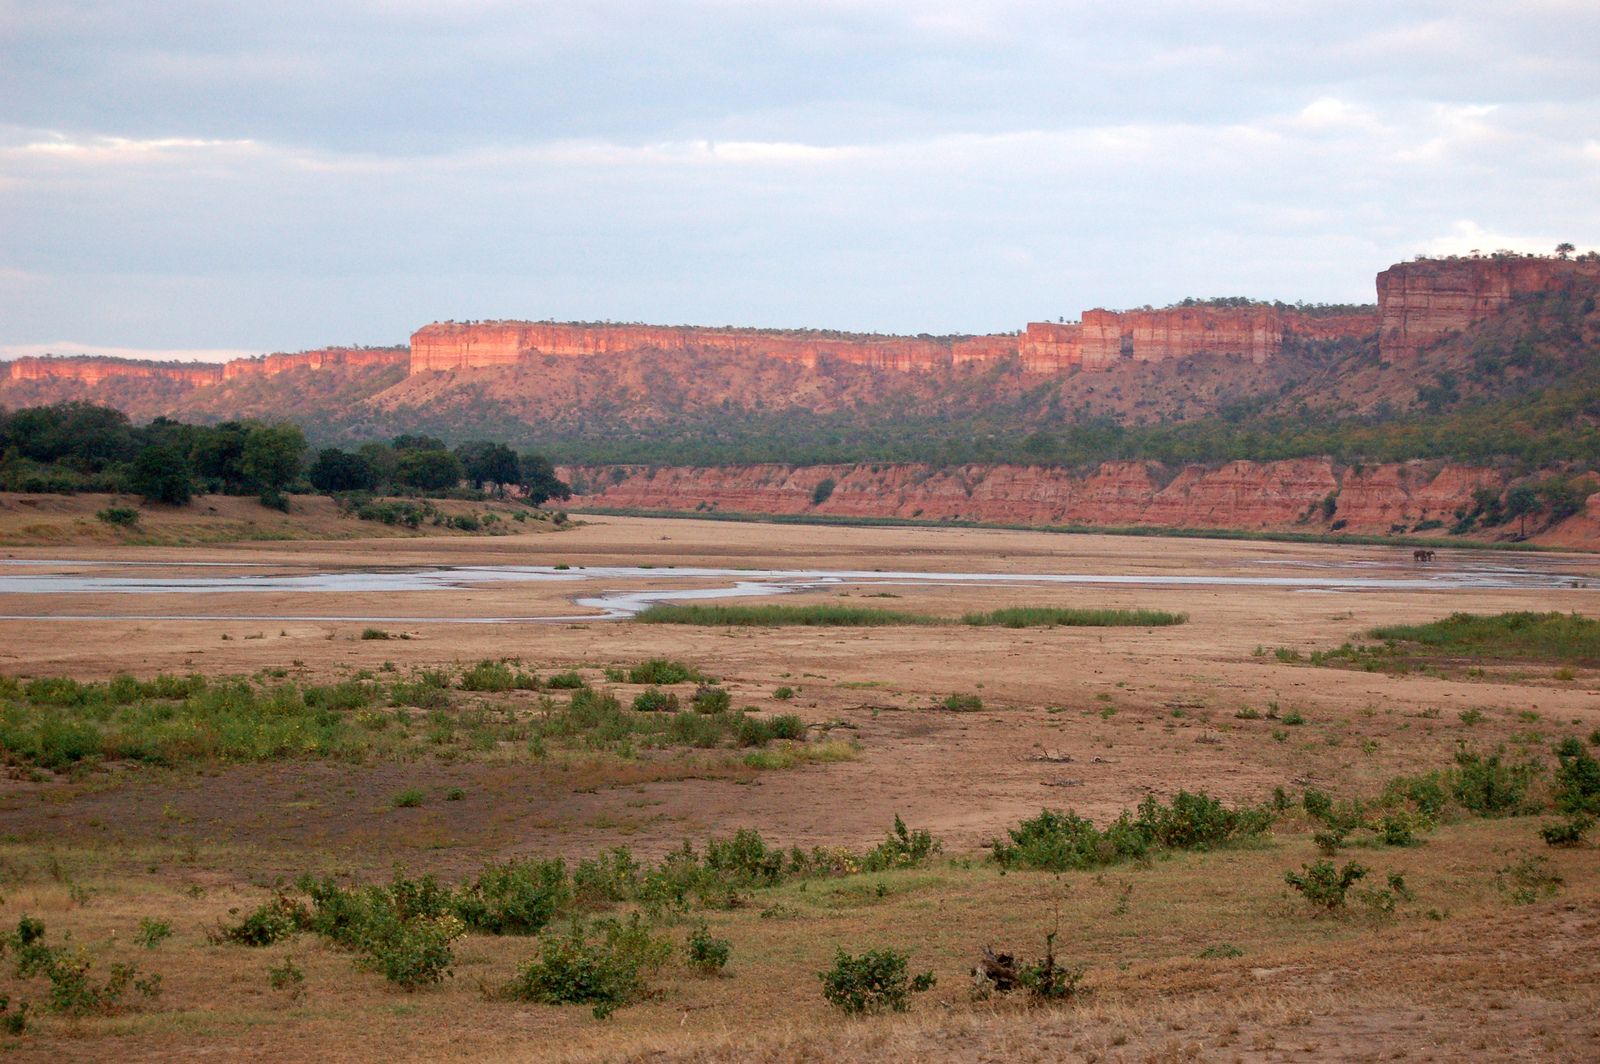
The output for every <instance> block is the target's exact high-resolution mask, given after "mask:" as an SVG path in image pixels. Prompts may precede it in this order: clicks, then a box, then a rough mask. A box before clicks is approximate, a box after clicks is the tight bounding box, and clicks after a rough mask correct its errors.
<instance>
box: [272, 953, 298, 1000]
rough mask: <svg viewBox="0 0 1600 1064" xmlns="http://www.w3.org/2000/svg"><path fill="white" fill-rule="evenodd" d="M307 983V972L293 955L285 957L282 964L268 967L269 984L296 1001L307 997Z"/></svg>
mask: <svg viewBox="0 0 1600 1064" xmlns="http://www.w3.org/2000/svg"><path fill="white" fill-rule="evenodd" d="M305 984H306V973H305V972H304V971H302V970H301V968H300V966H299V965H298V964H296V963H295V962H294V958H293V957H285V958H284V959H283V963H282V964H275V965H273V966H272V967H271V968H268V969H267V985H268V986H270V987H271V988H272V989H274V990H278V991H283V992H285V993H287V994H288V995H289V996H290V997H291V998H293V999H294V1000H296V1001H299V1000H300V999H301V998H303V997H305V994H306V985H305Z"/></svg>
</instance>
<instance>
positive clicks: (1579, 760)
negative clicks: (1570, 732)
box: [1555, 738, 1600, 817]
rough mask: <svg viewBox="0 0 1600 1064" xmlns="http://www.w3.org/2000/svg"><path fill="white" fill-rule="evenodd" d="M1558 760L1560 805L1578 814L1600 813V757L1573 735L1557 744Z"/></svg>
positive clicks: (1557, 788)
mask: <svg viewBox="0 0 1600 1064" xmlns="http://www.w3.org/2000/svg"><path fill="white" fill-rule="evenodd" d="M1556 760H1557V762H1558V763H1559V767H1558V768H1557V769H1556V782H1555V803H1556V809H1557V810H1559V811H1560V812H1563V813H1568V814H1571V815H1572V816H1574V817H1578V816H1589V817H1593V816H1597V815H1600V760H1596V759H1595V757H1594V755H1593V754H1591V753H1589V751H1587V750H1585V749H1584V748H1583V743H1581V742H1579V741H1578V740H1577V739H1572V738H1568V739H1563V740H1562V741H1561V743H1560V744H1559V745H1558V746H1557V747H1556Z"/></svg>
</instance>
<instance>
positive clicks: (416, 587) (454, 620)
mask: <svg viewBox="0 0 1600 1064" xmlns="http://www.w3.org/2000/svg"><path fill="white" fill-rule="evenodd" d="M120 564H123V563H114V562H111V563H94V562H73V561H39V560H29V561H23V562H19V561H3V562H0V566H53V567H55V568H63V569H85V568H93V567H96V566H101V565H120ZM129 564H137V565H140V566H143V567H147V568H157V569H158V568H161V567H166V568H169V569H192V568H194V566H195V563H190V562H139V563H129ZM211 564H216V565H221V564H222V563H211ZM1266 564H1303V565H1304V566H1305V567H1306V568H1311V569H1330V570H1335V571H1337V570H1340V569H1344V570H1349V569H1369V568H1371V565H1372V563H1370V562H1365V561H1361V562H1350V563H1338V562H1334V563H1326V562H1308V563H1292V562H1291V563H1285V562H1282V561H1279V560H1273V561H1270V562H1267V563H1266ZM1391 568H1393V567H1391ZM685 580H692V581H696V582H701V583H705V582H711V583H713V584H714V586H710V587H695V588H681V589H666V588H650V589H639V588H638V587H637V585H638V584H640V583H644V582H658V581H668V582H678V581H685ZM600 581H605V582H616V583H627V584H633V585H635V586H634V587H633V588H631V589H630V588H623V589H617V590H605V591H602V592H601V593H599V594H595V595H585V596H580V597H575V598H574V599H573V602H574V605H576V606H578V607H580V608H583V609H588V610H595V611H598V612H596V613H584V614H553V615H540V616H495V617H432V616H410V617H406V616H377V615H364V616H346V615H307V614H271V615H265V614H262V615H257V614H246V613H226V614H204V613H178V612H173V613H150V614H132V615H129V614H88V613H73V612H65V611H63V612H54V613H44V614H0V620H62V621H65V620H132V621H155V620H196V621H223V620H241V621H242V620H251V621H274V620H277V621H290V620H303V621H346V622H374V623H377V622H388V623H408V622H409V623H430V624H515V623H571V622H575V621H596V620H600V621H612V620H625V619H627V618H629V617H632V616H634V615H636V614H637V613H639V612H640V611H641V610H644V609H646V608H648V607H649V606H651V605H654V604H656V603H661V602H684V601H705V600H714V599H723V598H749V597H760V596H767V595H782V594H787V593H790V592H794V591H803V590H813V589H816V588H820V587H828V586H832V585H838V584H844V583H848V584H852V585H861V586H875V587H893V586H919V587H937V586H959V587H993V588H1001V587H1009V588H1024V587H1038V588H1044V587H1054V586H1062V585H1084V586H1103V587H1119V586H1139V587H1276V588H1286V589H1290V590H1295V591H1302V592H1312V593H1338V592H1354V591H1444V590H1459V589H1501V590H1529V589H1534V590H1549V591H1561V590H1573V589H1583V588H1588V587H1592V586H1594V585H1593V583H1592V582H1591V581H1590V580H1588V579H1587V578H1585V577H1582V576H1575V575H1571V574H1566V573H1558V572H1550V571H1544V570H1535V569H1528V568H1519V567H1516V566H1511V565H1506V564H1504V562H1503V561H1500V560H1498V559H1497V560H1496V563H1495V564H1470V563H1463V564H1460V565H1456V566H1453V567H1451V568H1443V567H1440V568H1435V569H1429V570H1426V571H1422V570H1419V571H1418V572H1416V573H1414V574H1409V575H1405V576H1399V575H1396V576H1368V575H1343V574H1339V575H1335V574H1333V573H1330V575H1313V576H1268V575H1248V576H1224V575H1206V574H1199V575H1194V574H1170V575H1166V574H1117V573H1112V574H1088V573H978V572H968V573H934V572H914V571H889V572H883V571H878V570H858V569H837V570H826V569H762V570H751V569H713V568H674V569H657V568H645V567H639V566H597V567H591V568H579V569H556V568H553V567H550V566H537V565H530V566H517V565H506V566H446V567H434V568H393V569H369V570H349V571H342V572H318V573H305V574H299V575H283V574H279V575H266V574H261V575H257V574H250V573H244V574H234V575H221V574H219V575H216V576H210V575H206V576H160V575H156V574H152V575H150V576H145V575H142V574H141V575H138V576H111V575H98V574H95V573H92V572H87V573H86V572H58V573H37V572H34V573H16V572H10V573H8V572H5V571H4V569H3V568H0V594H11V595H65V596H70V595H78V594H125V595H170V594H181V595H194V594H262V593H269V592H274V593H280V594H281V593H293V594H346V595H348V594H372V593H385V594H388V593H405V592H420V591H461V590H469V589H473V588H484V587H488V586H492V585H501V584H518V583H535V582H537V583H568V584H575V583H586V582H600Z"/></svg>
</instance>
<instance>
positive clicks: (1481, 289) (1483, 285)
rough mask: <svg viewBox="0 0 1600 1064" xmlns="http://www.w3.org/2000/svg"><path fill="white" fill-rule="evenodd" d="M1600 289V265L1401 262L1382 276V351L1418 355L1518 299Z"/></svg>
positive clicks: (1584, 261)
mask: <svg viewBox="0 0 1600 1064" xmlns="http://www.w3.org/2000/svg"><path fill="white" fill-rule="evenodd" d="M1596 287H1600V259H1597V258H1592V257H1587V256H1586V257H1584V258H1581V259H1550V258H1541V257H1537V256H1518V255H1502V256H1493V257H1489V258H1466V259H1423V260H1419V261H1416V262H1402V263H1400V264H1399V265H1396V266H1391V267H1389V268H1388V269H1387V270H1384V271H1383V272H1382V273H1380V274H1378V346H1379V351H1380V353H1381V354H1382V356H1383V357H1384V358H1386V359H1401V358H1406V357H1409V356H1413V355H1415V354H1416V353H1417V352H1419V351H1421V350H1422V349H1423V348H1425V347H1428V346H1429V345H1431V344H1434V343H1437V342H1438V341H1439V340H1441V339H1443V338H1444V337H1446V336H1448V335H1450V334H1451V333H1455V332H1459V331H1461V330H1462V329H1465V328H1467V327H1468V326H1470V325H1473V324H1475V323H1477V322H1480V321H1484V320H1486V319H1488V318H1492V317H1494V316H1495V315H1496V314H1498V313H1500V312H1501V311H1503V310H1505V309H1506V308H1507V307H1508V306H1510V305H1511V303H1512V302H1513V301H1514V300H1516V299H1517V298H1518V297H1522V296H1532V295H1538V294H1543V293H1549V292H1557V291H1561V290H1564V289H1570V290H1580V291H1581V290H1593V289H1595V288H1596Z"/></svg>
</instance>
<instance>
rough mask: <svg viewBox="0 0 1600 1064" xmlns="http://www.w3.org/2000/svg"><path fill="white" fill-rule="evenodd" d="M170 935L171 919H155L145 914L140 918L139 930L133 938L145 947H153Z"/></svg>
mask: <svg viewBox="0 0 1600 1064" xmlns="http://www.w3.org/2000/svg"><path fill="white" fill-rule="evenodd" d="M171 937H172V921H170V920H155V919H152V918H150V917H148V916H146V917H143V918H141V919H140V921H139V931H138V934H137V935H135V936H134V940H135V941H136V942H138V943H139V945H141V946H143V947H144V948H145V949H155V948H156V947H157V946H159V945H161V943H163V942H165V941H166V940H167V939H169V938H171Z"/></svg>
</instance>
